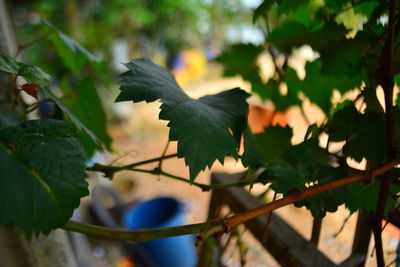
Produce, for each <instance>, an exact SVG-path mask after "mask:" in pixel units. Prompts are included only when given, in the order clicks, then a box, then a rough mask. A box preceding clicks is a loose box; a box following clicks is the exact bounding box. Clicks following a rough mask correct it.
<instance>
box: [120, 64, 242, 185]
mask: <svg viewBox="0 0 400 267" xmlns="http://www.w3.org/2000/svg"><path fill="white" fill-rule="evenodd" d="M126 66H127V67H128V68H129V71H127V72H126V73H124V74H123V75H122V77H121V82H120V84H121V88H120V89H121V93H120V95H119V96H118V98H117V99H116V102H120V101H133V102H141V101H146V102H152V101H155V100H157V99H160V100H161V102H162V103H163V104H162V105H161V112H160V115H159V116H160V119H161V120H167V121H169V123H168V126H169V127H170V128H171V129H170V134H169V139H170V141H178V156H179V157H184V158H185V162H186V165H188V166H189V169H190V178H191V179H192V180H193V179H194V178H195V177H196V176H197V174H198V173H199V172H200V171H201V170H204V169H205V168H206V167H211V166H212V164H213V163H214V161H215V160H218V161H220V162H221V163H223V162H224V158H225V157H226V156H232V157H235V158H236V157H237V148H238V145H239V143H240V137H241V135H242V133H243V131H244V129H245V126H246V123H245V122H246V117H247V112H248V104H247V103H246V98H247V97H248V94H247V93H246V92H244V91H242V90H240V89H239V88H235V89H231V90H229V91H224V92H222V93H219V94H215V95H208V96H204V97H201V98H199V99H192V98H190V97H189V96H187V95H186V94H185V93H184V92H183V91H182V89H181V88H180V87H179V86H178V84H177V83H176V81H175V79H174V78H173V77H172V75H171V74H170V73H168V72H167V71H166V70H165V69H164V68H162V67H160V66H157V65H155V64H154V63H153V62H151V61H150V60H147V59H137V60H134V61H132V62H130V63H128V64H126Z"/></svg>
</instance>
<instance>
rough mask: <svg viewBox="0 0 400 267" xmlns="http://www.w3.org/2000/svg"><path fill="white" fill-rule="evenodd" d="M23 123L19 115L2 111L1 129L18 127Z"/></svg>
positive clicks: (0, 116)
mask: <svg viewBox="0 0 400 267" xmlns="http://www.w3.org/2000/svg"><path fill="white" fill-rule="evenodd" d="M20 122H21V119H20V118H19V116H18V114H17V113H15V112H12V111H7V110H2V111H0V129H1V128H5V127H10V126H15V125H18V124H19V123H20Z"/></svg>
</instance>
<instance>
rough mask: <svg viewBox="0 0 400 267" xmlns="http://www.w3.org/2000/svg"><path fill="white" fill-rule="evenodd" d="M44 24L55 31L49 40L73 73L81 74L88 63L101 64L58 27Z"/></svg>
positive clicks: (47, 23)
mask: <svg viewBox="0 0 400 267" xmlns="http://www.w3.org/2000/svg"><path fill="white" fill-rule="evenodd" d="M44 24H45V25H46V26H47V27H48V28H50V29H51V30H53V31H54V34H52V35H50V37H49V40H50V41H51V42H52V43H53V44H54V46H55V47H56V49H57V52H58V55H59V56H60V57H61V59H62V60H63V62H64V64H65V66H67V67H68V68H69V69H70V70H71V71H72V72H74V73H79V72H80V71H81V70H82V68H83V67H84V66H85V64H86V63H89V62H90V63H99V62H100V60H99V59H98V58H97V57H95V56H94V55H93V54H92V53H90V52H89V51H87V50H86V48H84V47H83V46H81V45H80V44H79V43H77V42H76V41H75V40H73V39H71V38H70V37H68V36H67V35H65V34H64V33H62V32H61V31H59V30H58V29H57V28H56V27H54V26H53V25H51V24H50V23H49V22H47V21H45V22H44Z"/></svg>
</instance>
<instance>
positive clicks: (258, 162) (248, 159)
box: [242, 128, 265, 170]
mask: <svg viewBox="0 0 400 267" xmlns="http://www.w3.org/2000/svg"><path fill="white" fill-rule="evenodd" d="M243 139H244V152H243V155H242V163H243V166H245V167H250V168H251V169H253V170H257V169H259V168H260V167H263V166H264V165H265V161H264V160H263V154H262V152H261V149H260V146H259V144H258V143H257V140H256V137H255V135H254V134H253V133H252V132H251V130H250V129H249V128H247V129H246V130H245V132H244V135H243Z"/></svg>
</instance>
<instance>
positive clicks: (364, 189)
mask: <svg viewBox="0 0 400 267" xmlns="http://www.w3.org/2000/svg"><path fill="white" fill-rule="evenodd" d="M380 187H381V181H380V180H379V179H376V180H373V181H372V182H371V183H370V184H364V183H355V184H351V185H348V186H347V188H348V192H349V193H348V195H347V199H346V207H347V208H348V209H349V210H350V212H351V213H353V212H356V211H357V210H360V209H366V210H369V211H373V210H374V209H375V208H376V203H377V201H378V197H379V191H380ZM398 192H399V186H398V185H395V184H392V185H391V187H390V193H391V194H390V195H389V196H388V199H387V202H386V205H385V211H384V212H385V216H387V214H388V212H389V210H390V209H391V208H393V206H395V205H396V197H394V196H395V195H396V194H397V193H398Z"/></svg>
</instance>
